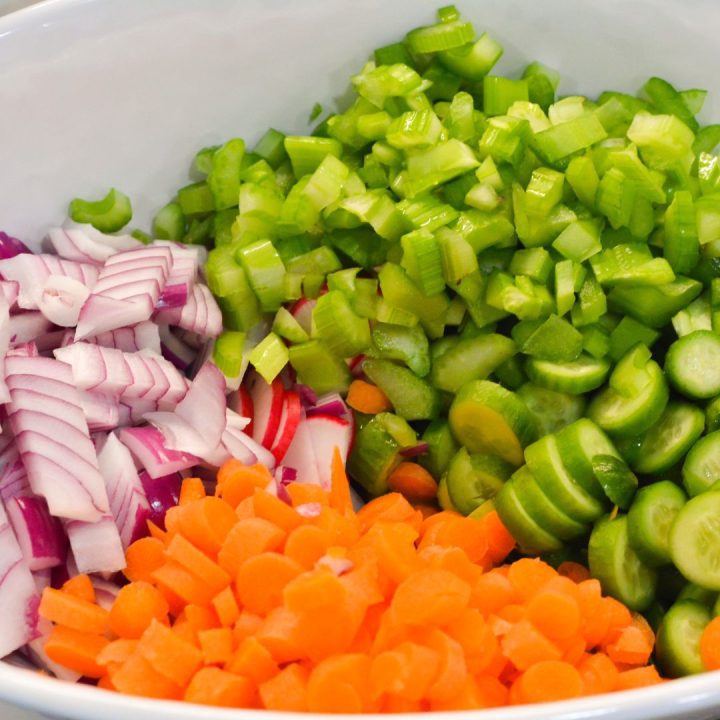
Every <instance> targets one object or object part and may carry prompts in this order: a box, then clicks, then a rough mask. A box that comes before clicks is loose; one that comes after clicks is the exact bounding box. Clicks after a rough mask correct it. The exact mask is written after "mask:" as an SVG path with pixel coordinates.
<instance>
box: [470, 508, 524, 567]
mask: <svg viewBox="0 0 720 720" xmlns="http://www.w3.org/2000/svg"><path fill="white" fill-rule="evenodd" d="M476 522H478V523H480V525H481V526H482V527H483V530H484V531H485V538H486V541H487V546H488V555H489V557H490V560H491V561H492V563H493V565H499V564H500V563H501V562H504V560H505V558H507V556H508V555H509V554H510V553H511V552H512V550H513V549H514V548H515V538H514V537H513V536H512V535H511V534H510V531H509V530H508V529H507V528H506V527H505V525H503V522H502V520H500V516H499V515H498V514H497V512H496V511H495V510H493V511H492V512H489V513H487V515H483V517H481V518H480V519H479V520H477V521H476Z"/></svg>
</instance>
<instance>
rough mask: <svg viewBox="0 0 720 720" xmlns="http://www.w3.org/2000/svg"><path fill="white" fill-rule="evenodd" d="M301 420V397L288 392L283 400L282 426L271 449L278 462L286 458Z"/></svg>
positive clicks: (292, 391)
mask: <svg viewBox="0 0 720 720" xmlns="http://www.w3.org/2000/svg"><path fill="white" fill-rule="evenodd" d="M301 419H302V403H301V402H300V396H299V395H298V394H297V393H296V392H295V391H294V390H288V391H287V392H286V393H285V398H284V399H283V409H282V415H281V417H280V426H279V427H278V431H277V435H276V436H275V440H274V441H273V445H272V448H271V451H272V454H273V455H274V456H275V459H276V460H277V461H278V462H280V461H281V460H282V459H283V458H284V457H285V453H286V452H287V451H288V448H289V447H290V443H291V442H292V439H293V438H294V437H295V432H296V431H297V427H298V425H299V424H300V420H301Z"/></svg>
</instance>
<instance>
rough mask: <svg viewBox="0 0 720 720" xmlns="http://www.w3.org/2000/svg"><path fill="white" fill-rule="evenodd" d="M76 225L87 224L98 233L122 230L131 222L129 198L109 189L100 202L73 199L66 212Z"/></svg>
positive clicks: (113, 189)
mask: <svg viewBox="0 0 720 720" xmlns="http://www.w3.org/2000/svg"><path fill="white" fill-rule="evenodd" d="M68 214H69V215H70V217H71V218H72V219H73V220H74V221H75V222H77V223H89V224H90V225H92V226H93V227H94V228H96V229H98V230H99V231H100V232H104V233H112V232H116V231H117V230H121V229H122V228H124V227H125V226H126V225H127V224H128V223H129V222H130V220H132V207H131V205H130V198H129V197H128V196H127V195H124V194H123V193H121V192H120V191H119V190H116V189H115V188H110V190H109V191H108V193H107V195H105V197H104V198H102V199H101V200H82V199H80V198H75V199H74V200H73V201H72V202H71V203H70V207H69V210H68Z"/></svg>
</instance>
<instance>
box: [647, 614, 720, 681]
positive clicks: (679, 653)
mask: <svg viewBox="0 0 720 720" xmlns="http://www.w3.org/2000/svg"><path fill="white" fill-rule="evenodd" d="M710 620H711V615H710V611H709V610H708V609H707V608H706V607H705V606H704V605H701V604H700V603H698V602H694V601H692V600H684V601H682V602H676V603H675V604H674V605H673V606H672V607H671V608H670V609H669V610H668V611H667V612H666V613H665V617H664V618H663V621H662V623H661V624H660V629H659V630H658V635H657V643H656V648H655V649H656V653H657V658H658V661H659V663H660V667H661V668H662V670H663V673H664V674H666V675H669V676H670V677H683V676H685V675H697V674H699V673H702V672H705V665H704V664H703V661H702V657H701V656H700V638H701V637H702V634H703V631H704V630H705V628H706V627H707V624H708V623H709V622H710Z"/></svg>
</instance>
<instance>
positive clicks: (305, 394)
mask: <svg viewBox="0 0 720 720" xmlns="http://www.w3.org/2000/svg"><path fill="white" fill-rule="evenodd" d="M295 390H296V391H297V393H298V395H300V400H302V404H303V407H304V408H305V409H306V411H307V408H309V407H312V406H313V405H315V403H317V401H318V396H317V395H316V393H315V391H314V390H313V389H312V388H311V387H310V386H308V385H303V384H302V383H297V384H296V385H295Z"/></svg>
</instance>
